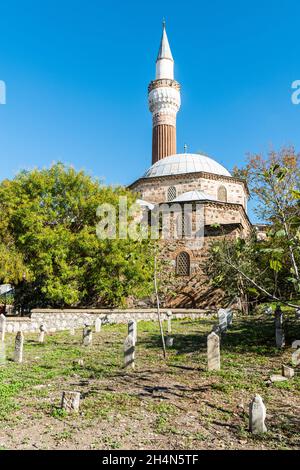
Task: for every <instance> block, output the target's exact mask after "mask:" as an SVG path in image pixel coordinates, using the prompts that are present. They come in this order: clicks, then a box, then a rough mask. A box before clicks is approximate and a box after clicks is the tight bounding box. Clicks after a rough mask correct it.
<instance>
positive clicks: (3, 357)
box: [0, 341, 6, 367]
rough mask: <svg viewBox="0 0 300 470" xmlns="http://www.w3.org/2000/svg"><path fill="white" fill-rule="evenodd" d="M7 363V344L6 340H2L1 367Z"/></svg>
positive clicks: (0, 343) (0, 346)
mask: <svg viewBox="0 0 300 470" xmlns="http://www.w3.org/2000/svg"><path fill="white" fill-rule="evenodd" d="M5 364H6V346H5V343H4V341H1V342H0V367H1V366H5Z"/></svg>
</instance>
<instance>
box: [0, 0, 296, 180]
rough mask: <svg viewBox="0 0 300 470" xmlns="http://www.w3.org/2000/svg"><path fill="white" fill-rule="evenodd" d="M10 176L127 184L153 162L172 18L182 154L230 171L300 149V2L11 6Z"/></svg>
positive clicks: (5, 70) (0, 153)
mask: <svg viewBox="0 0 300 470" xmlns="http://www.w3.org/2000/svg"><path fill="white" fill-rule="evenodd" d="M1 3H2V4H1V20H0V21H1V27H0V80H4V81H5V82H6V86H7V104H6V105H1V106H0V144H1V147H0V158H1V166H0V178H4V177H13V176H14V175H15V174H16V173H17V172H18V171H19V170H21V169H23V168H32V167H34V166H40V167H41V166H49V165H50V164H51V162H53V161H58V160H59V161H63V162H66V163H69V164H73V165H74V166H75V167H76V168H77V169H81V168H83V169H85V170H86V171H88V172H89V173H90V174H92V175H97V176H99V177H104V178H105V181H106V183H114V184H118V183H121V184H128V183H130V182H131V181H133V180H134V179H136V178H137V177H139V176H140V175H141V174H142V173H143V172H144V171H145V170H146V168H147V167H148V166H150V163H151V115H150V113H149V111H148V108H147V86H148V83H149V82H150V80H152V79H153V78H154V73H155V58H156V55H157V51H158V47H159V41H160V36H161V22H162V18H163V17H165V18H166V21H167V32H168V36H169V41H170V45H171V49H172V53H173V56H174V59H175V74H176V79H177V80H178V81H179V82H180V83H181V85H182V107H181V110H180V113H179V115H178V121H177V136H178V149H177V151H178V152H181V151H183V146H184V143H185V142H186V143H187V144H188V148H189V151H191V152H193V151H203V152H205V153H207V154H208V155H210V156H212V157H213V158H215V159H216V160H218V161H219V162H220V163H222V164H223V165H225V166H226V167H227V168H228V169H231V168H232V167H233V166H234V165H241V164H243V162H244V161H245V156H246V154H247V153H248V152H250V153H254V152H264V151H267V150H268V149H270V148H275V149H277V148H280V147H281V146H283V145H289V144H294V145H295V146H296V148H297V149H299V148H300V131H299V129H300V126H299V125H300V105H299V106H295V105H292V103H291V83H292V82H293V81H294V80H297V79H300V61H299V19H300V2H299V1H294V0H285V1H279V0H277V1H276V0H273V1H271V0H268V1H267V0H260V1H258V0H252V1H251V2H249V1H241V0H239V1H237V0H228V1H225V0H224V1H221V0H210V1H208V0H207V1H203V0H197V1H188V0H187V1H186V2H182V0H181V1H177V0H172V1H161V0H160V1H157V0H152V1H151V2H140V1H125V0H124V1H122V2H121V1H115V2H108V1H106V2H104V1H100V0H99V1H91V0H89V1H82V0H72V1H67V0H60V1H56V0H52V1H46V0H45V1H43V2H40V1H34V0H28V1H16V0H10V1H9V2H5V4H3V2H1Z"/></svg>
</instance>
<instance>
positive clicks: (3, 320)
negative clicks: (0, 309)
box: [0, 313, 6, 341]
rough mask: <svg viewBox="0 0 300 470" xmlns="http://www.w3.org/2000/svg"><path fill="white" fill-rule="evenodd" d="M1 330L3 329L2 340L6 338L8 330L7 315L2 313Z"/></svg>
mask: <svg viewBox="0 0 300 470" xmlns="http://www.w3.org/2000/svg"><path fill="white" fill-rule="evenodd" d="M0 330H1V341H4V340H5V332H6V316H5V315H3V313H1V315H0Z"/></svg>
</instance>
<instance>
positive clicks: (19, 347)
mask: <svg viewBox="0 0 300 470" xmlns="http://www.w3.org/2000/svg"><path fill="white" fill-rule="evenodd" d="M23 347H24V335H23V333H22V331H18V333H17V335H16V340H15V353H14V361H15V362H19V363H21V362H23Z"/></svg>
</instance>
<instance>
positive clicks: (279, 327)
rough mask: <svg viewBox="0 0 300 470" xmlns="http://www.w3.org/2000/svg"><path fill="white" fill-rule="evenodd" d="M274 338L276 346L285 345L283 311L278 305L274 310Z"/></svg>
mask: <svg viewBox="0 0 300 470" xmlns="http://www.w3.org/2000/svg"><path fill="white" fill-rule="evenodd" d="M275 338H276V347H277V348H283V347H284V345H285V337H284V329H283V313H282V310H281V308H280V306H277V307H276V310H275Z"/></svg>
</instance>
